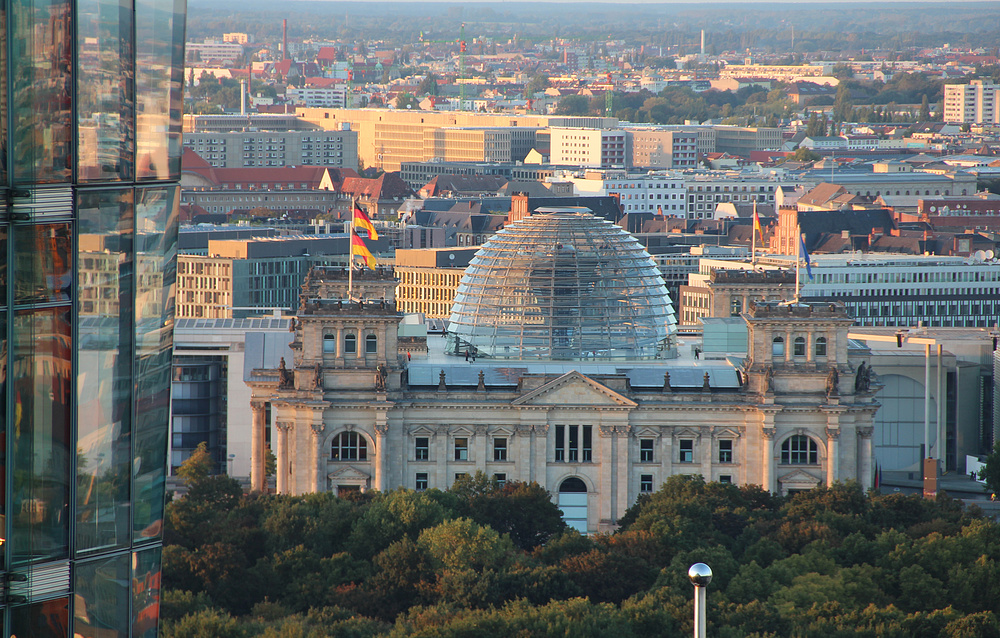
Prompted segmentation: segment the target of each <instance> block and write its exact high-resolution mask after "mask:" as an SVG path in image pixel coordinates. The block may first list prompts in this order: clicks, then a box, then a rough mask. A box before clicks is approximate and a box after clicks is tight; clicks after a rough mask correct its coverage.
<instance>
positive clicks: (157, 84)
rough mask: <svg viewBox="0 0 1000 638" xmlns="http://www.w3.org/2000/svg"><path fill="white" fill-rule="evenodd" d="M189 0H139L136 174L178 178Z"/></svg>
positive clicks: (136, 5) (137, 0) (139, 176)
mask: <svg viewBox="0 0 1000 638" xmlns="http://www.w3.org/2000/svg"><path fill="white" fill-rule="evenodd" d="M185 6H186V2H185V0H136V3H135V31H136V78H135V79H136V94H137V98H136V101H137V104H136V113H137V115H136V142H137V143H136V177H137V178H138V179H179V178H180V174H181V107H182V106H183V91H184V85H183V82H184V48H183V47H184V15H185Z"/></svg>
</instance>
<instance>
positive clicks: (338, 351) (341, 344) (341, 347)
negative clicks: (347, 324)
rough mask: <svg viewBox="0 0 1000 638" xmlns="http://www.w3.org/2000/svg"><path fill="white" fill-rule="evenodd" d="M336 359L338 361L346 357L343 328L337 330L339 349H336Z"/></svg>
mask: <svg viewBox="0 0 1000 638" xmlns="http://www.w3.org/2000/svg"><path fill="white" fill-rule="evenodd" d="M335 352H336V357H337V358H338V359H341V358H343V356H344V330H343V329H342V328H337V347H336V350H335Z"/></svg>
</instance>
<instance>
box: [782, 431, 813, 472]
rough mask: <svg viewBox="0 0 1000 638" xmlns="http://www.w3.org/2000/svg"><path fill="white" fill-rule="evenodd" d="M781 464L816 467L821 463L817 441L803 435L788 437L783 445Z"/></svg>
mask: <svg viewBox="0 0 1000 638" xmlns="http://www.w3.org/2000/svg"><path fill="white" fill-rule="evenodd" d="M781 463H782V464H783V465H816V464H817V463H819V452H817V450H816V441H813V440H812V439H810V438H809V437H808V436H805V435H802V434H796V435H794V436H790V437H788V438H787V439H785V442H784V443H782V444H781Z"/></svg>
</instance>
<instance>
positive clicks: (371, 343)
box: [365, 335, 378, 354]
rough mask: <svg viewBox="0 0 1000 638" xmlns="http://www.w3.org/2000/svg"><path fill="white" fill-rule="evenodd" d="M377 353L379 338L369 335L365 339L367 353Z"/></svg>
mask: <svg viewBox="0 0 1000 638" xmlns="http://www.w3.org/2000/svg"><path fill="white" fill-rule="evenodd" d="M376 352H378V337H376V336H375V335H368V336H367V337H365V353H367V354H375V353H376Z"/></svg>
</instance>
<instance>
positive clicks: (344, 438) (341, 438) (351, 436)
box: [330, 432, 368, 461]
mask: <svg viewBox="0 0 1000 638" xmlns="http://www.w3.org/2000/svg"><path fill="white" fill-rule="evenodd" d="M330 458H331V459H333V460H334V461H366V460H368V441H366V440H365V437H363V436H361V435H360V434H358V433H357V432H341V433H340V434H338V435H337V436H335V437H333V444H332V445H331V446H330Z"/></svg>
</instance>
